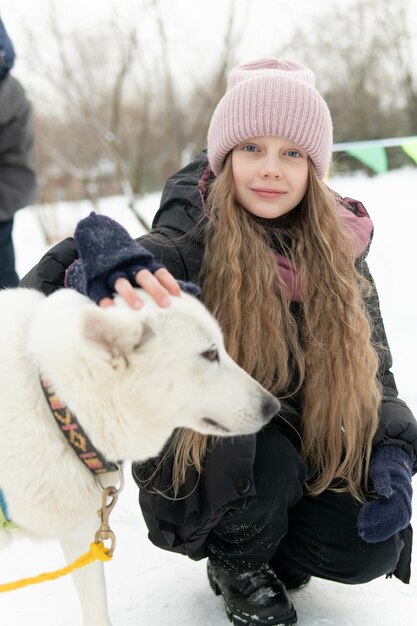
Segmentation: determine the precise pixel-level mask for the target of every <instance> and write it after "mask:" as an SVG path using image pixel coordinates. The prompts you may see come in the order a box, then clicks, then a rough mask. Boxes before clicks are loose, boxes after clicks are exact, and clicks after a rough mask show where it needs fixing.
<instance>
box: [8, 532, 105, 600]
mask: <svg viewBox="0 0 417 626" xmlns="http://www.w3.org/2000/svg"><path fill="white" fill-rule="evenodd" d="M111 558H112V556H111V555H110V554H109V550H108V549H107V548H105V547H104V545H103V543H101V542H100V543H95V542H93V543H91V544H90V550H89V551H88V552H86V553H85V554H83V555H82V556H80V557H79V558H78V559H77V560H76V561H74V563H71V565H68V566H67V567H63V568H62V569H58V570H55V571H54V572H48V573H46V574H39V576H34V577H32V578H23V579H22V580H16V581H15V582H12V583H6V584H4V585H0V593H2V592H5V591H14V590H15V589H22V588H23V587H28V586H29V585H35V584H37V583H44V582H46V581H48V580H55V579H56V578H60V577H61V576H66V575H67V574H71V572H73V571H74V570H76V569H80V568H81V567H85V566H86V565H90V563H93V561H97V560H99V561H110V560H111Z"/></svg>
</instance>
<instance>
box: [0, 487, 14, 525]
mask: <svg viewBox="0 0 417 626" xmlns="http://www.w3.org/2000/svg"><path fill="white" fill-rule="evenodd" d="M16 527H17V526H16V524H15V523H14V522H12V520H10V519H9V514H8V512H7V504H6V499H5V497H4V493H3V492H2V490H1V489H0V528H16Z"/></svg>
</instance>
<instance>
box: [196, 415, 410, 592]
mask: <svg viewBox="0 0 417 626" xmlns="http://www.w3.org/2000/svg"><path fill="white" fill-rule="evenodd" d="M254 475H255V486H256V491H257V493H256V495H255V496H252V497H248V498H242V499H241V500H238V501H235V502H233V504H232V505H231V507H230V509H229V510H228V511H226V512H225V515H224V516H223V517H222V519H221V520H220V522H219V523H218V525H217V526H216V527H215V529H214V530H213V531H212V532H211V533H210V535H209V536H208V539H207V543H206V550H207V554H208V556H209V558H210V559H211V560H212V561H213V562H214V563H216V564H218V565H221V566H222V567H225V568H227V569H229V570H231V571H234V572H236V573H241V572H245V571H250V570H254V569H258V568H259V567H260V566H261V565H263V564H265V563H269V562H271V561H274V560H275V562H276V563H277V565H278V567H282V568H284V569H290V570H295V571H297V572H303V573H306V574H311V575H313V576H317V577H320V578H326V579H328V580H334V581H338V582H343V583H351V584H355V583H365V582H368V581H370V580H373V579H374V578H377V577H379V576H383V575H384V574H388V573H392V572H393V571H394V570H395V568H396V565H397V562H398V559H399V555H400V553H401V550H402V548H403V545H404V543H403V541H402V539H401V538H400V536H399V535H394V536H393V537H392V538H390V539H388V540H386V541H382V542H380V543H377V544H368V543H365V542H364V541H362V540H361V539H360V538H359V536H358V533H357V516H358V512H359V509H360V506H361V505H360V503H358V502H357V501H356V500H354V499H353V498H352V497H351V495H350V494H349V493H334V492H332V491H326V492H324V493H322V494H321V495H319V496H316V497H311V496H307V495H305V493H303V483H304V480H305V471H304V465H303V462H302V460H301V458H300V456H299V454H298V452H297V451H296V449H295V448H294V447H293V445H292V444H291V443H290V441H289V440H288V439H287V438H286V437H285V436H284V435H283V434H282V433H281V432H280V431H279V429H278V428H277V427H275V426H274V425H271V426H269V427H267V428H265V429H264V431H263V432H262V433H261V434H260V435H259V436H258V443H257V451H256V459H255V466H254Z"/></svg>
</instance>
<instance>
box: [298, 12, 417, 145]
mask: <svg viewBox="0 0 417 626" xmlns="http://www.w3.org/2000/svg"><path fill="white" fill-rule="evenodd" d="M408 6H409V3H408V1H407V0H397V2H395V3H392V2H391V0H380V1H379V2H373V0H354V1H352V2H348V3H346V4H343V5H342V4H341V3H337V4H335V5H334V6H333V7H332V9H331V10H330V11H329V12H327V13H325V14H322V15H320V16H319V17H318V18H317V19H316V20H315V21H314V22H313V23H310V24H309V29H308V30H307V29H304V30H298V31H297V32H296V33H295V34H294V36H293V38H292V40H291V42H290V44H289V47H290V48H291V51H292V52H293V53H294V52H295V53H296V55H297V56H298V58H299V59H300V60H301V61H304V62H306V63H307V64H308V65H309V66H311V67H313V69H315V71H316V73H317V76H318V78H319V87H320V90H321V91H322V92H323V93H324V95H325V97H326V100H327V101H328V103H329V105H330V108H331V111H332V117H333V122H334V126H335V137H336V138H337V139H339V140H341V139H369V138H377V137H381V136H384V135H385V136H386V135H387V134H394V135H395V134H396V135H398V134H400V135H401V134H407V132H408V131H409V128H410V125H409V119H407V114H404V111H405V109H406V107H405V103H406V102H407V103H408V106H407V108H408V111H409V112H408V117H410V116H411V117H412V116H414V124H415V123H416V122H415V110H416V108H415V96H416V91H415V83H414V80H415V78H414V76H413V73H414V65H413V64H412V61H411V59H412V55H411V54H410V52H409V49H410V47H411V42H412V36H411V35H410V33H409V32H408V23H409V18H408ZM413 103H414V108H413ZM411 111H413V113H410V112H411Z"/></svg>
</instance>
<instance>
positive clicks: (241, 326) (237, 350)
mask: <svg viewBox="0 0 417 626" xmlns="http://www.w3.org/2000/svg"><path fill="white" fill-rule="evenodd" d="M207 206H208V210H209V215H210V219H209V222H208V225H207V230H206V246H205V254H204V260H203V265H202V273H201V277H202V282H203V301H204V303H205V304H206V306H207V307H208V309H209V310H210V311H211V312H212V313H213V314H214V315H215V317H216V318H217V320H218V321H219V323H220V325H221V327H222V329H223V332H224V336H225V344H226V348H227V350H228V352H229V354H230V355H231V356H232V358H233V359H235V361H236V362H237V363H238V364H239V365H240V366H241V367H243V368H244V369H245V370H246V371H247V372H248V373H249V374H251V375H252V376H253V377H254V378H255V379H256V380H258V381H259V382H260V383H261V384H262V385H263V386H264V387H265V388H266V389H268V390H270V391H271V392H272V393H275V394H276V395H277V396H278V397H279V398H281V399H283V398H286V397H288V396H289V395H292V394H294V393H301V394H302V414H301V421H300V425H301V439H302V445H301V454H302V457H303V459H304V460H305V462H306V464H307V467H308V472H309V479H308V483H307V486H308V489H309V491H310V493H311V494H313V495H317V494H319V493H321V492H323V491H324V490H325V489H328V488H332V489H335V490H339V491H350V492H351V493H352V495H353V496H354V497H355V498H357V499H359V500H360V499H362V498H363V490H362V485H363V483H364V481H365V484H366V481H367V474H368V466H369V459H370V454H371V446H372V439H373V436H374V434H375V431H376V428H377V422H378V409H379V405H380V387H379V384H378V382H377V371H378V357H377V355H376V352H375V349H374V347H373V346H372V344H371V329H370V323H369V320H368V318H367V315H366V312H365V310H364V302H363V298H364V296H365V295H369V291H370V287H369V284H368V283H367V281H366V280H365V279H364V278H363V276H361V274H360V273H359V272H358V271H357V270H356V268H355V252H354V249H355V248H354V245H353V236H352V235H351V234H350V231H349V228H348V227H347V226H346V225H345V224H344V223H343V219H342V217H341V212H340V210H339V208H338V203H337V201H336V198H335V196H334V194H333V193H332V192H331V191H330V190H329V189H328V188H327V187H326V185H325V184H324V183H322V182H321V181H320V180H319V179H318V177H317V175H316V173H315V170H314V167H313V166H312V165H311V163H310V164H309V181H308V189H307V192H306V196H305V198H304V200H303V201H302V203H301V204H300V206H299V207H298V208H297V209H294V214H293V215H292V216H290V217H291V220H290V224H289V225H288V226H287V227H286V228H282V227H277V228H273V227H272V229H271V227H270V226H268V227H267V228H265V225H264V224H263V223H262V220H259V219H256V218H254V216H253V215H251V214H250V213H248V212H247V211H246V210H245V209H243V208H242V207H240V206H238V205H237V204H236V201H235V199H234V185H233V177H232V169H231V158H230V155H229V157H228V158H227V160H226V163H225V166H224V169H223V170H222V172H221V174H220V175H219V176H218V177H217V178H216V180H215V181H214V182H213V185H212V187H211V190H210V194H209V197H208V200H207ZM271 233H272V236H273V237H274V241H275V244H277V243H278V245H279V248H280V252H281V254H284V256H285V257H286V258H287V259H288V260H289V261H290V263H292V265H293V267H294V268H296V280H297V289H298V291H300V292H301V293H302V305H301V307H300V312H299V319H298V320H297V319H296V318H295V316H294V313H293V307H292V304H291V294H290V293H289V290H288V287H287V285H286V283H285V281H284V280H283V279H282V277H281V275H280V272H279V268H278V265H277V261H276V255H275V253H274V251H273V249H272V246H271ZM207 443H208V438H207V437H206V436H203V435H199V434H197V433H194V432H192V431H187V430H180V431H178V432H177V433H176V436H175V440H174V443H173V445H174V449H175V462H174V475H173V486H174V493H175V492H177V491H178V488H179V486H180V485H181V483H182V482H183V481H184V480H185V474H186V470H187V467H189V466H190V465H193V466H194V467H195V468H196V469H197V470H198V471H201V468H202V462H203V459H204V456H205V453H206V449H207Z"/></svg>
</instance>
